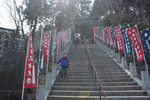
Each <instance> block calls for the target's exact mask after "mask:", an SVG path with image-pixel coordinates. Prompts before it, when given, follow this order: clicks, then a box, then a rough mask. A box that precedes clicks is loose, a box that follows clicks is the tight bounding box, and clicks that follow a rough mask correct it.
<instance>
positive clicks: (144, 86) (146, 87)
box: [141, 71, 150, 90]
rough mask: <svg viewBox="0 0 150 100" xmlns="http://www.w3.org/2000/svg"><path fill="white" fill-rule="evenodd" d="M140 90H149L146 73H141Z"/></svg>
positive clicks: (148, 79)
mask: <svg viewBox="0 0 150 100" xmlns="http://www.w3.org/2000/svg"><path fill="white" fill-rule="evenodd" d="M141 79H142V88H143V89H144V90H150V78H149V73H148V71H141Z"/></svg>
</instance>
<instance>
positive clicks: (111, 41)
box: [106, 28, 114, 47]
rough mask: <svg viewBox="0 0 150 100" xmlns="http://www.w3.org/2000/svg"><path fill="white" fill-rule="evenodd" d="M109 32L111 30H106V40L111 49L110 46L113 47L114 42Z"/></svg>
mask: <svg viewBox="0 0 150 100" xmlns="http://www.w3.org/2000/svg"><path fill="white" fill-rule="evenodd" d="M110 30H111V28H108V29H106V32H107V35H108V38H109V40H110V46H111V47H112V46H114V41H113V38H112V36H111V33H110Z"/></svg>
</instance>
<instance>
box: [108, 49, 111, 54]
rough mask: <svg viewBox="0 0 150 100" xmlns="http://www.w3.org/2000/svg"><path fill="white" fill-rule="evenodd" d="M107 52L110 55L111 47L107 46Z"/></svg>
mask: <svg viewBox="0 0 150 100" xmlns="http://www.w3.org/2000/svg"><path fill="white" fill-rule="evenodd" d="M108 48H109V49H108V54H109V55H111V47H108Z"/></svg>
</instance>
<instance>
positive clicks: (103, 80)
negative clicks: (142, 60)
mask: <svg viewBox="0 0 150 100" xmlns="http://www.w3.org/2000/svg"><path fill="white" fill-rule="evenodd" d="M90 81H93V79H65V80H60V79H59V78H58V79H57V80H56V82H90ZM132 81H133V80H132V79H130V78H107V79H101V82H132Z"/></svg>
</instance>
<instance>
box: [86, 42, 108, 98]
mask: <svg viewBox="0 0 150 100" xmlns="http://www.w3.org/2000/svg"><path fill="white" fill-rule="evenodd" d="M84 46H85V49H86V53H87V54H88V61H89V67H90V68H91V73H92V79H94V83H95V89H97V82H98V86H99V96H100V100H102V92H103V94H104V100H107V98H106V93H105V92H104V89H103V85H102V84H101V80H100V78H99V75H98V73H97V70H96V68H95V66H94V64H93V62H92V58H91V55H90V52H89V49H88V47H87V45H86V43H85V42H84Z"/></svg>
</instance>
